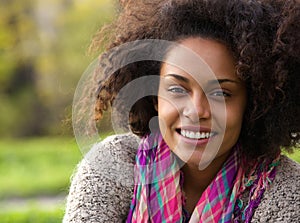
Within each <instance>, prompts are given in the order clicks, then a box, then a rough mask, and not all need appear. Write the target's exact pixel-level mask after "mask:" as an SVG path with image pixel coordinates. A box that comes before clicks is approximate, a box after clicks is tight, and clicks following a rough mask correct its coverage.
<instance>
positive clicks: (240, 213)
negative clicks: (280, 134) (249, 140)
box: [126, 134, 278, 223]
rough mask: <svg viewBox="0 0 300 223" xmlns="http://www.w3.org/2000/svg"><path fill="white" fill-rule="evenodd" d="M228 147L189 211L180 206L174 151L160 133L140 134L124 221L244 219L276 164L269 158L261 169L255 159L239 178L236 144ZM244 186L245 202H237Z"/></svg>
mask: <svg viewBox="0 0 300 223" xmlns="http://www.w3.org/2000/svg"><path fill="white" fill-rule="evenodd" d="M232 151H233V152H232V153H231V155H230V156H229V157H228V159H227V161H226V162H225V163H224V164H223V166H222V168H221V169H220V171H219V172H218V174H217V175H216V177H215V178H214V180H213V181H212V182H211V184H210V185H209V186H208V187H207V188H206V190H205V191H204V192H203V193H202V195H201V197H200V199H199V201H198V203H197V205H196V207H195V209H194V212H193V213H192V215H191V216H189V214H188V213H187V211H185V209H184V207H183V204H184V203H185V201H184V196H183V193H182V184H183V182H182V181H183V177H182V172H181V171H180V167H179V164H178V161H177V159H176V157H175V155H174V154H173V153H172V152H171V151H170V149H169V147H168V145H167V144H166V143H165V142H164V140H163V138H162V136H161V135H160V134H150V135H148V136H146V137H145V138H144V139H143V140H142V142H141V144H140V146H139V148H138V151H137V155H136V164H135V170H134V173H135V186H134V194H133V199H132V202H131V206H130V211H129V214H128V217H127V221H126V222H127V223H130V222H133V223H143V222H145V223H146V222H154V223H157V222H165V223H174V222H176V223H177V222H178V223H179V222H180V223H181V222H201V223H204V222H250V221H251V218H252V216H253V213H254V210H255V208H256V207H257V206H258V204H259V203H260V200H261V197H262V194H263V192H264V191H265V189H266V187H267V185H268V183H270V182H271V181H272V180H273V179H274V177H275V166H276V165H277V164H278V163H276V162H271V163H270V165H267V166H268V168H267V169H266V168H263V167H264V166H265V164H264V162H257V163H255V164H254V165H252V166H253V169H252V170H251V171H249V174H248V177H245V172H244V171H243V168H241V166H242V165H240V164H241V159H240V157H239V151H240V150H239V148H238V147H237V146H236V147H235V148H233V150H232ZM258 163H261V164H263V165H258ZM258 166H259V167H260V168H257V167H258ZM256 169H259V171H258V173H257V171H256ZM247 188H250V193H249V204H248V205H247V206H246V207H243V204H242V201H241V199H240V197H241V194H242V193H243V192H244V191H245V190H246V189H247Z"/></svg>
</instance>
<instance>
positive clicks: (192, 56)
mask: <svg viewBox="0 0 300 223" xmlns="http://www.w3.org/2000/svg"><path fill="white" fill-rule="evenodd" d="M179 44H180V45H176V46H174V47H172V48H170V49H169V51H168V53H167V54H166V57H165V61H164V63H163V64H162V67H161V72H160V74H161V75H164V74H166V73H172V72H174V73H178V74H182V75H190V76H191V77H192V78H193V79H196V80H197V79H198V78H200V79H201V80H203V79H213V78H217V77H218V78H219V77H226V78H237V75H236V69H235V63H236V62H235V60H234V57H233V55H232V53H231V51H230V50H229V49H228V48H227V47H226V45H224V44H223V43H221V42H219V41H215V40H211V39H203V38H200V37H191V38H187V39H183V40H181V41H180V42H179Z"/></svg>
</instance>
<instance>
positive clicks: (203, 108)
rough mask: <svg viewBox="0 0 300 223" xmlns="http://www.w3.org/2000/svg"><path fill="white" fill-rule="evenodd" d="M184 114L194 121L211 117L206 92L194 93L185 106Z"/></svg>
mask: <svg viewBox="0 0 300 223" xmlns="http://www.w3.org/2000/svg"><path fill="white" fill-rule="evenodd" d="M183 115H184V116H185V117H187V118H189V119H190V120H192V121H193V122H198V121H199V120H201V119H209V118H210V116H211V111H210V106H209V102H208V99H207V97H206V95H205V93H204V92H201V93H197V94H193V95H192V96H191V97H190V98H189V100H188V101H187V103H186V105H185V106H184V108H183Z"/></svg>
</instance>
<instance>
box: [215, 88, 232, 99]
mask: <svg viewBox="0 0 300 223" xmlns="http://www.w3.org/2000/svg"><path fill="white" fill-rule="evenodd" d="M211 95H212V96H216V97H225V98H228V97H230V96H231V94H230V93H228V92H227V91H225V90H223V89H220V90H215V91H213V92H212V93H211Z"/></svg>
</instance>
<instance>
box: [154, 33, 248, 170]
mask: <svg viewBox="0 0 300 223" xmlns="http://www.w3.org/2000/svg"><path fill="white" fill-rule="evenodd" d="M180 43H181V44H182V45H183V46H184V47H186V48H187V49H190V50H192V51H193V52H194V53H196V55H197V56H199V57H201V58H202V60H203V61H204V62H205V63H206V64H207V65H208V66H209V67H210V70H211V71H212V72H211V73H212V74H214V75H207V73H208V72H203V70H205V69H207V68H204V69H201V68H200V69H199V68H197V69H198V70H196V72H193V74H189V73H188V72H186V70H189V69H183V68H182V67H185V68H186V67H188V68H190V67H193V66H195V67H197V65H196V63H197V62H195V61H194V62H193V59H189V57H187V56H186V55H184V54H181V53H180V52H179V51H178V50H177V49H171V50H170V51H169V53H168V55H167V57H166V60H167V61H168V58H176V60H177V61H180V62H181V64H182V61H183V62H184V63H183V66H181V65H180V66H178V65H177V64H176V63H175V64H176V66H175V65H174V63H173V65H171V64H170V63H163V64H162V67H161V70H160V77H161V80H160V85H159V95H158V107H157V110H158V117H159V127H160V131H161V133H162V135H163V138H164V140H165V142H166V143H167V144H168V145H169V147H170V149H171V150H172V151H173V152H174V153H175V154H176V155H177V156H178V157H179V158H180V159H181V160H183V161H184V162H188V163H190V164H194V165H197V166H198V167H199V166H200V161H201V162H204V163H205V162H211V161H213V160H222V161H225V159H226V158H227V155H228V154H229V152H230V150H231V148H232V147H233V146H234V145H235V144H236V142H237V140H238V138H239V135H240V131H241V126H242V120H243V114H244V110H245V107H246V99H247V98H246V88H245V85H244V83H243V82H242V81H241V80H240V79H239V78H238V76H237V74H236V69H235V61H234V58H233V55H232V54H231V52H230V51H229V50H228V49H227V47H226V46H225V45H223V44H222V43H220V42H217V41H215V40H211V39H203V38H200V37H191V38H187V39H184V40H182V41H180ZM199 64H201V63H200V62H199ZM180 67H181V68H180ZM199 67H201V66H199ZM197 71H199V72H197ZM195 73H196V74H195ZM204 73H206V75H205V74H204ZM214 142H216V143H214ZM208 144H209V145H213V146H211V147H210V146H207V145H208ZM206 146H207V148H206ZM212 147H213V148H212ZM213 150H214V151H213ZM204 151H206V153H204ZM209 153H211V155H207V154H209ZM206 157H212V158H206Z"/></svg>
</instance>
